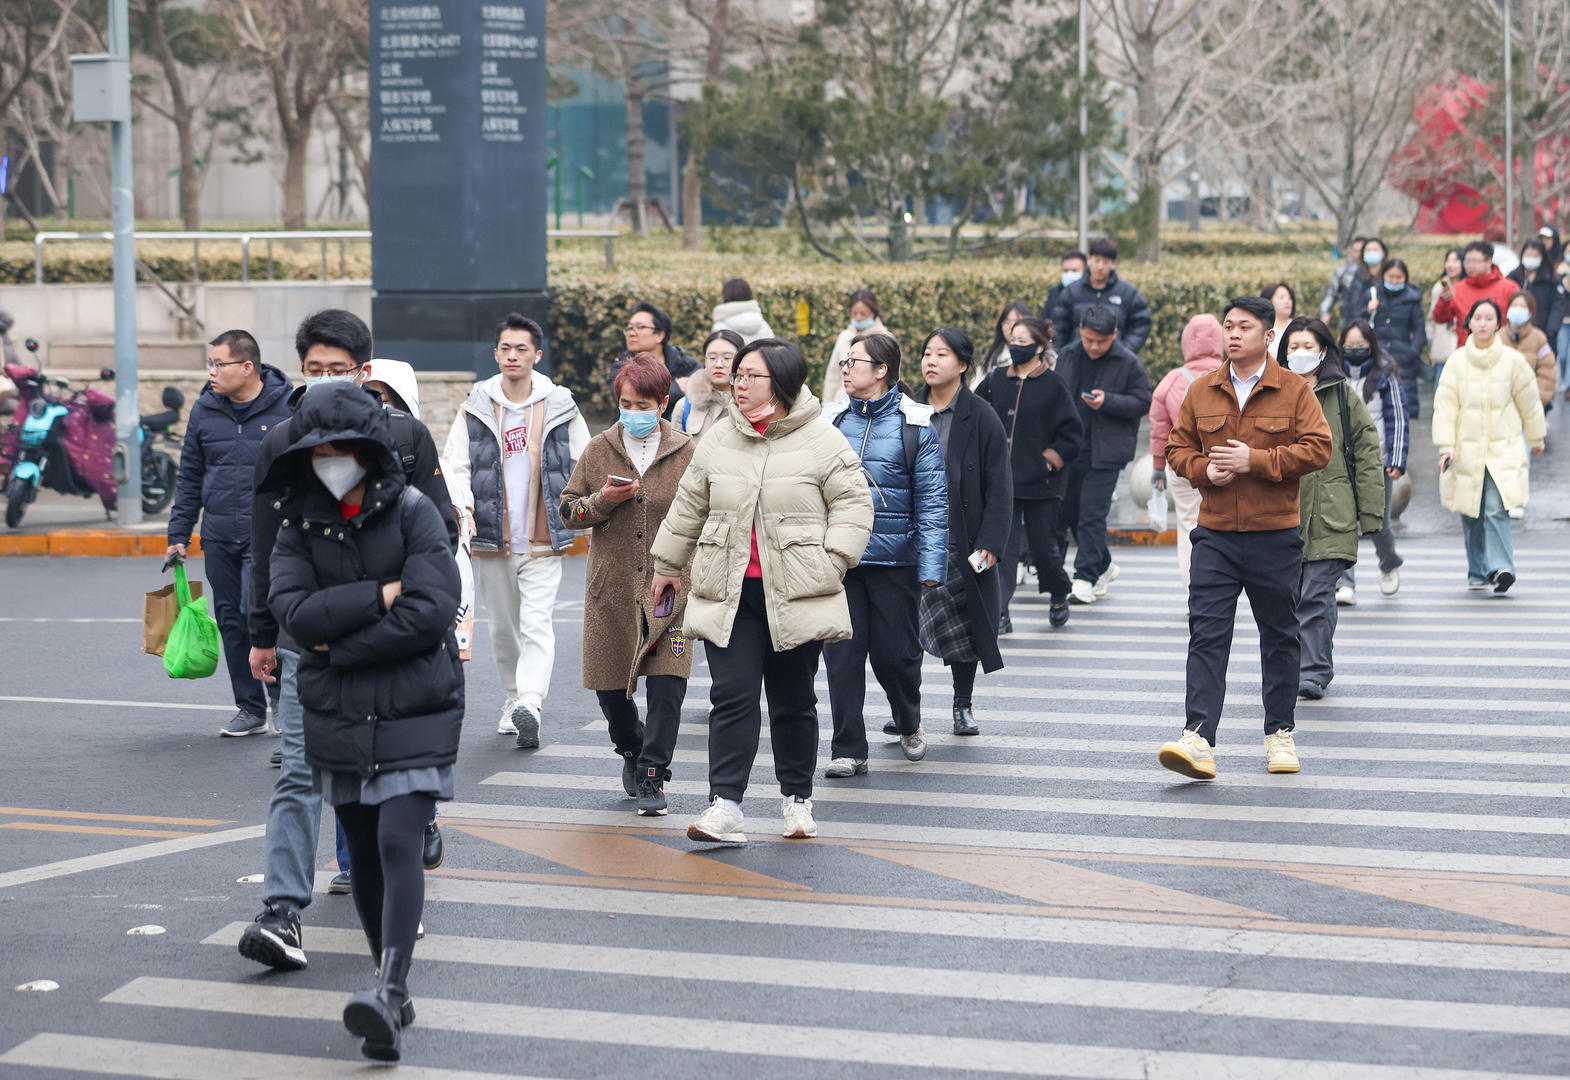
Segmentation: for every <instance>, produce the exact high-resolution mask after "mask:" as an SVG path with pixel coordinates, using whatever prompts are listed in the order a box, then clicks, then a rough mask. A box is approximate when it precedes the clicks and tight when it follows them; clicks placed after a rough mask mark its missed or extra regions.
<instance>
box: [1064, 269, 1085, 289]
mask: <svg viewBox="0 0 1570 1080" xmlns="http://www.w3.org/2000/svg"><path fill="white" fill-rule="evenodd" d="M1084 276H1085V275H1084V274H1081V273H1080V272H1079V271H1078V270H1065V271H1063V279H1062V280H1063V287H1064V288H1067V287H1068V286H1070V285H1072V284H1074V282H1076V281H1078V280H1079V279H1080V278H1082V277H1084Z"/></svg>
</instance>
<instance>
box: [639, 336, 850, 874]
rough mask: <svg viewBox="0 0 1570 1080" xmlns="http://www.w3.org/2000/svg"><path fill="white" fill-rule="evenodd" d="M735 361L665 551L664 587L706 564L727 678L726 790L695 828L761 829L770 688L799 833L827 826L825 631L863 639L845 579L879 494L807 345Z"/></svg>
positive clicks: (664, 529) (716, 725)
mask: <svg viewBox="0 0 1570 1080" xmlns="http://www.w3.org/2000/svg"><path fill="white" fill-rule="evenodd" d="M731 371H732V377H731V385H732V388H733V396H732V400H731V402H730V403H729V405H728V407H727V415H726V416H725V417H724V418H723V419H722V420H721V421H720V422H719V423H718V424H717V425H716V426H715V428H714V429H713V430H712V431H710V432H709V433H708V434H707V435H706V436H705V437H704V439H703V441H702V442H701V443H700V444H699V446H698V450H697V452H696V453H695V454H694V455H693V459H692V464H691V466H689V467H688V469H687V472H686V474H685V475H684V476H683V477H682V481H681V487H680V489H679V490H678V491H677V493H676V500H675V502H674V503H672V505H671V508H670V512H669V513H668V514H667V515H666V517H665V523H664V524H663V525H662V526H660V532H659V535H658V536H657V537H656V538H655V540H654V545H653V547H652V549H651V551H652V554H653V557H654V568H655V577H654V581H653V584H652V591H653V594H654V595H656V596H658V595H659V594H660V593H662V592H663V591H664V590H665V589H666V588H667V587H674V588H678V589H679V588H680V587H681V579H680V574H681V572H682V569H683V568H684V567H686V566H688V564H689V562H690V564H691V581H692V592H691V595H690V596H689V598H688V600H687V611H686V618H685V623H686V629H687V632H688V634H690V635H691V636H692V637H694V638H702V639H703V640H704V642H705V651H706V653H707V656H708V661H709V673H710V676H711V678H712V682H711V684H710V691H709V701H710V705H711V709H710V713H709V795H710V799H711V802H710V805H709V808H708V809H707V810H705V811H704V812H703V814H702V815H700V816H699V817H698V819H697V820H696V821H694V822H693V823H692V825H691V826H690V827H689V828H688V830H687V835H688V836H689V837H690V838H692V839H694V840H703V841H710V842H715V843H743V842H745V841H746V835H745V834H744V833H743V832H742V815H741V806H740V803H741V800H742V797H743V795H744V794H745V792H746V788H747V777H748V774H749V773H750V772H751V770H752V762H753V759H754V758H755V757H756V756H757V750H758V737H759V734H760V729H761V727H762V722H763V718H762V715H761V713H760V711H759V708H758V694H759V691H760V690H763V689H766V690H767V692H768V697H769V729H770V732H771V736H772V743H773V747H774V770H775V775H776V776H777V777H778V779H779V782H780V791H781V793H782V794H783V795H784V796H785V805H784V816H785V829H784V835H785V836H787V837H803V838H804V837H809V836H816V835H817V824H816V823H815V822H814V821H813V820H812V803H811V801H810V800H811V797H812V778H813V771H814V766H815V764H816V761H817V753H818V714H817V696H816V694H815V693H814V691H813V680H814V679H815V678H816V676H817V670H818V659H819V654H820V653H821V652H822V648H823V643H824V642H825V641H843V640H846V639H848V638H849V637H850V636H851V623H850V609H849V607H848V605H847V604H846V601H845V589H844V584H843V579H844V576H845V571H846V570H848V569H850V568H851V567H853V566H855V565H856V564H857V563H858V562H859V561H860V560H861V554H862V551H863V550H864V549H865V548H866V546H867V539H868V537H869V536H870V535H871V533H872V497H871V495H870V493H869V492H868V489H867V481H866V479H865V478H864V476H863V474H862V469H861V460H860V459H859V458H858V457H857V456H856V454H855V452H854V451H853V450H851V448H850V445H849V444H848V443H846V441H845V439H844V436H842V435H841V434H840V433H839V432H838V431H836V430H835V429H834V427H833V426H832V425H831V424H830V423H829V422H828V421H826V420H824V419H823V418H822V416H821V415H820V406H819V404H818V400H817V398H815V397H813V395H812V393H811V392H810V391H808V390H806V389H804V387H803V383H804V382H805V381H806V377H807V364H806V361H805V360H804V359H803V358H802V355H801V351H800V350H799V349H797V348H796V346H794V345H788V344H786V343H784V342H781V341H777V340H775V339H772V338H765V339H763V340H760V341H756V342H752V343H750V344H749V345H747V346H746V347H745V348H744V349H743V350H742V352H741V353H740V354H739V355H738V356H737V357H736V360H735V362H734V366H733V367H732V369H731Z"/></svg>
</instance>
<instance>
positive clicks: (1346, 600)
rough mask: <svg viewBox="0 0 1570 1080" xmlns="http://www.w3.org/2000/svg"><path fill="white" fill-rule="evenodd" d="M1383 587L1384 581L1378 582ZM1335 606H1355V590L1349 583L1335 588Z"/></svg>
mask: <svg viewBox="0 0 1570 1080" xmlns="http://www.w3.org/2000/svg"><path fill="white" fill-rule="evenodd" d="M1380 587H1381V588H1383V587H1384V583H1383V582H1381V583H1380ZM1336 607H1357V590H1356V589H1354V588H1352V586H1350V585H1343V586H1341V587H1340V588H1339V589H1337V590H1336Z"/></svg>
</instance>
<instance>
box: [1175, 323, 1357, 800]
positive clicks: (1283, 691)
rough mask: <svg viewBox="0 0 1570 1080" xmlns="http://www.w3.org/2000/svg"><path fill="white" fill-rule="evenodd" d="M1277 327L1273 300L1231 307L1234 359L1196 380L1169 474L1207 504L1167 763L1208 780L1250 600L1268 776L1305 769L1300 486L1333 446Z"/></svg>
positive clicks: (1229, 353)
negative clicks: (1301, 744) (1184, 677)
mask: <svg viewBox="0 0 1570 1080" xmlns="http://www.w3.org/2000/svg"><path fill="white" fill-rule="evenodd" d="M1274 323H1275V310H1274V308H1272V307H1271V304H1270V301H1269V300H1264V299H1261V298H1259V297H1257V296H1244V297H1239V298H1238V299H1236V300H1233V301H1232V302H1231V303H1230V304H1228V305H1227V309H1226V311H1225V312H1224V313H1223V315H1222V321H1221V332H1222V338H1223V341H1224V344H1225V348H1226V357H1227V362H1226V363H1224V364H1222V365H1221V367H1219V368H1217V369H1216V370H1215V371H1212V372H1210V373H1209V374H1208V375H1201V376H1200V377H1199V378H1197V379H1195V380H1194V383H1193V385H1192V386H1190V387H1189V391H1188V396H1187V397H1185V398H1184V399H1183V408H1182V411H1181V412H1180V414H1179V416H1178V420H1177V423H1176V424H1174V425H1173V427H1172V434H1171V435H1170V436H1169V437H1168V440H1167V464H1168V466H1169V467H1171V468H1173V469H1175V470H1176V471H1177V472H1178V473H1179V474H1180V475H1181V476H1182V477H1183V478H1184V479H1185V480H1187V481H1188V482H1189V483H1190V484H1193V485H1194V487H1195V489H1197V490H1198V491H1199V493H1200V499H1201V502H1200V510H1199V525H1198V527H1197V528H1195V529H1194V532H1193V534H1192V535H1193V542H1194V551H1193V560H1192V563H1191V569H1190V578H1189V582H1190V583H1189V593H1188V633H1189V641H1188V695H1187V713H1188V719H1187V722H1186V723H1185V724H1184V731H1183V734H1182V736H1181V737H1180V738H1179V739H1177V740H1176V741H1175V742H1169V743H1167V744H1165V745H1164V746H1162V748H1161V752H1160V755H1159V760H1160V761H1161V764H1163V765H1165V766H1166V767H1167V768H1169V769H1171V770H1173V771H1174V772H1179V773H1182V774H1183V775H1184V776H1189V777H1192V778H1194V779H1196V780H1214V779H1215V776H1216V761H1215V755H1214V753H1213V751H1212V748H1213V747H1214V746H1215V743H1216V726H1217V724H1218V723H1219V722H1220V720H1221V704H1222V701H1223V699H1224V698H1225V697H1226V688H1227V662H1228V660H1229V659H1230V658H1231V654H1232V628H1233V625H1234V623H1235V620H1236V618H1237V598H1238V593H1240V592H1247V593H1248V602H1249V605H1250V606H1251V607H1252V608H1253V610H1254V622H1255V623H1256V624H1257V625H1258V627H1259V660H1260V679H1261V683H1262V689H1263V695H1264V702H1265V762H1266V767H1267V768H1268V769H1269V771H1271V772H1297V770H1298V761H1297V748H1296V747H1295V746H1294V745H1293V742H1292V729H1293V726H1294V719H1293V714H1294V710H1295V708H1296V705H1297V687H1298V664H1299V649H1298V636H1297V617H1296V615H1295V614H1294V609H1295V606H1296V603H1297V596H1296V593H1297V582H1298V576H1299V569H1300V567H1301V565H1302V562H1303V537H1302V534H1301V533H1299V532H1298V478H1299V477H1302V476H1305V475H1307V474H1308V473H1311V472H1315V471H1316V470H1319V469H1322V468H1324V467H1325V465H1326V464H1328V463H1329V461H1330V447H1331V442H1330V426H1329V425H1328V424H1327V423H1326V422H1325V415H1324V412H1323V410H1321V409H1320V407H1319V401H1318V400H1317V399H1316V398H1315V397H1314V392H1313V390H1312V389H1311V388H1310V387H1309V384H1308V381H1307V380H1306V379H1302V378H1299V377H1298V376H1296V375H1293V374H1291V373H1290V372H1288V371H1287V370H1286V369H1285V368H1283V367H1282V366H1281V365H1280V364H1278V363H1276V362H1275V361H1274V360H1272V359H1271V358H1270V355H1269V353H1270V351H1271V347H1272V346H1274V345H1275V344H1276V343H1275V342H1273V341H1272V340H1271V339H1272V338H1273V337H1274V331H1273V330H1272V329H1271V327H1272V326H1273V324H1274Z"/></svg>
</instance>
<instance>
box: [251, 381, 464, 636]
mask: <svg viewBox="0 0 1570 1080" xmlns="http://www.w3.org/2000/svg"><path fill="white" fill-rule="evenodd" d="M305 391H306V388H305V387H304V386H298V387H295V389H294V391H293V392H292V393H291V394H290V395H289V406H290V408H292V409H298V408H299V407H300V399H301V398H302V397H303V396H304V395H305ZM366 395H367V396H368V397H371V398H372V399H373V400H375V398H376V395H375V394H373V393H371V391H366ZM388 416H389V423H388V428H389V430H390V431H391V434H392V440H393V446H394V449H395V450H396V452H397V456H398V458H399V462H400V464H401V465H404V466H405V475H406V476H411V477H413V483H414V486H415V487H417V488H419V489H420V492H421V493H422V494H423V495H425V497H426V498H428V499H430V500H431V502H433V503H435V504H436V509H437V511H438V512H439V513H440V514H441V516H442V521H443V522H444V523H445V524H446V526H447V538H448V540H449V542H450V544H451V547H452V550H453V551H455V552H456V551H457V550H458V520H457V518H455V517H454V516H453V512H452V496H451V495H449V494H448V492H447V481H446V479H444V478H443V476H442V466H441V458H440V456H439V455H438V454H437V452H436V442H435V440H433V439H432V438H431V432H430V429H429V428H427V427H426V426H425V425H424V424H422V423H421V422H420V421H418V420H416V419H415V418H414V417H412V416H409V415H408V414H407V413H398V414H396V416H394V414H393V412H392V410H388ZM292 420H293V418H292V417H291V418H290V419H289V420H285V421H284V422H283V423H281V424H277V425H275V426H274V427H273V429H272V430H271V431H269V432H268V433H267V438H265V439H263V440H262V446H261V450H260V452H259V453H258V455H257V458H256V473H255V476H254V477H253V480H252V485H251V486H252V488H253V489H254V496H253V498H254V501H253V503H252V510H251V591H250V596H249V601H250V602H249V603H248V604H247V605H246V615H245V618H246V624H247V626H248V628H249V629H250V632H251V645H252V647H253V648H257V649H272V648H278V647H280V646H281V647H283V648H285V649H289V650H290V651H292V652H297V651H298V650H299V646H298V645H296V644H295V643H294V641H293V639H291V638H290V637H289V635H288V634H287V633H286V632H282V631H281V630H280V628H279V626H278V620H277V619H275V618H274V617H273V612H272V608H270V607H268V605H267V592H268V588H269V587H270V585H271V583H272V573H271V570H272V568H271V565H270V559H271V557H272V552H273V544H274V543H275V542H276V541H277V539H278V526H279V524H280V523H281V522H282V521H283V519H284V518H286V517H299V516H300V502H301V500H302V499H303V498H304V493H305V491H306V490H307V488H308V486H309V483H308V482H309V481H310V480H311V475H310V468H309V463H308V462H307V463H306V464H305V466H304V468H299V467H296V468H292V469H288V470H284V471H283V472H280V473H279V474H278V476H277V478H276V479H275V480H272V481H269V480H268V475H269V473H271V472H272V468H273V463H274V462H275V461H277V459H278V458H279V457H280V456H281V455H282V454H283V453H284V452H285V451H286V450H287V449H288V447H289V443H290V441H291V439H292V436H291V435H290V428H291V424H292Z"/></svg>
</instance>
